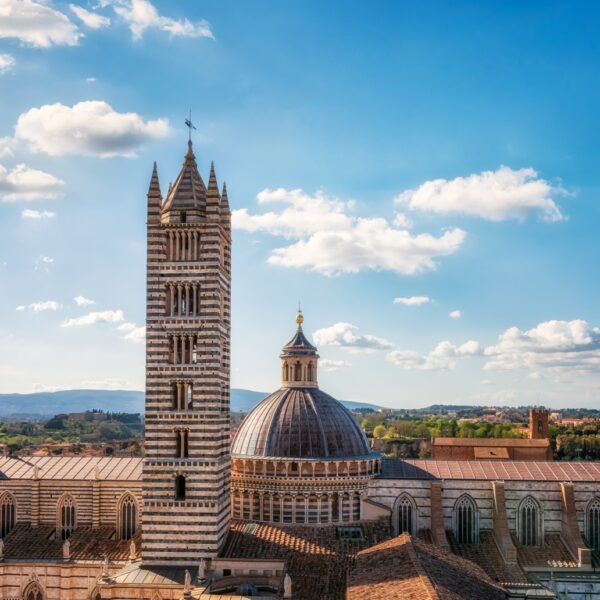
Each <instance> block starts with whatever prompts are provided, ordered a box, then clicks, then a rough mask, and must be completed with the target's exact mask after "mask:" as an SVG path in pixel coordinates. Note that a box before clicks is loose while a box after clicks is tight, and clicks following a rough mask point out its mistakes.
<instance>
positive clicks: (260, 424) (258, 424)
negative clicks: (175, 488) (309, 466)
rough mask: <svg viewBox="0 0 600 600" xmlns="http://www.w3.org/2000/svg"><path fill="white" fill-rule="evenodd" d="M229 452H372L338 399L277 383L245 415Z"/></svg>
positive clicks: (294, 455)
mask: <svg viewBox="0 0 600 600" xmlns="http://www.w3.org/2000/svg"><path fill="white" fill-rule="evenodd" d="M231 452H232V454H233V455H234V456H248V457H250V456H255V457H273V458H342V457H344V458H350V457H358V456H366V455H369V454H372V451H371V448H370V447H369V443H368V442H367V438H366V437H365V434H364V433H363V431H362V429H361V428H360V426H359V424H358V423H357V421H356V419H355V418H354V417H353V416H352V414H351V413H350V411H349V410H347V409H346V408H345V407H344V406H343V405H342V404H341V403H340V402H338V401H337V400H336V399H335V398H332V397H331V396H329V395H328V394H326V393H325V392H322V391H321V390H319V389H318V388H300V387H299V388H282V389H280V390H278V391H277V392H275V393H274V394H271V395H270V396H267V397H266V398H265V399H264V400H263V401H262V402H261V403H260V404H258V406H256V407H255V408H254V409H253V410H252V411H251V412H250V413H249V414H248V416H247V417H246V418H245V419H244V422H243V423H242V425H241V426H240V428H239V430H238V432H237V435H236V436H235V439H234V441H233V445H232V451H231Z"/></svg>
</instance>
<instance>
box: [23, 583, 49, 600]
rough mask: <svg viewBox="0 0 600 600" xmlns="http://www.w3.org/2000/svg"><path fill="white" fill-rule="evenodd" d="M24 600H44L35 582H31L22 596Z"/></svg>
mask: <svg viewBox="0 0 600 600" xmlns="http://www.w3.org/2000/svg"><path fill="white" fill-rule="evenodd" d="M23 598H24V599H25V600H44V594H43V592H42V588H41V587H40V586H39V584H38V583H37V582H33V583H31V584H29V585H28V586H27V589H26V590H25V593H24V594H23Z"/></svg>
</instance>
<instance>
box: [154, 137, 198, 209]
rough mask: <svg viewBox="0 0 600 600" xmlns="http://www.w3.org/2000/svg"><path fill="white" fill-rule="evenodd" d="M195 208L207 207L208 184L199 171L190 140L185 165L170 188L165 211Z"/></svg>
mask: <svg viewBox="0 0 600 600" xmlns="http://www.w3.org/2000/svg"><path fill="white" fill-rule="evenodd" d="M194 208H195V209H198V210H204V209H205V208H206V186H205V185H204V181H202V177H201V176H200V173H199V172H198V165H197V164H196V156H195V155H194V151H193V150H192V142H191V141H189V142H188V151H187V153H186V155H185V159H184V161H183V166H182V167H181V171H180V172H179V175H178V176H177V179H176V180H175V183H174V184H173V185H172V186H171V187H170V188H169V192H168V194H167V198H166V200H165V203H164V207H163V211H169V210H190V209H194Z"/></svg>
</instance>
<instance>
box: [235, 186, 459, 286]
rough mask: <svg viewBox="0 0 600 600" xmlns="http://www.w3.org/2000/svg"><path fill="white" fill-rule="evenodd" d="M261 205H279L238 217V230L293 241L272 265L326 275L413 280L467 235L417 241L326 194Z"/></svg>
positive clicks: (269, 197)
mask: <svg viewBox="0 0 600 600" xmlns="http://www.w3.org/2000/svg"><path fill="white" fill-rule="evenodd" d="M257 199H258V202H259V204H267V203H275V204H277V205H278V207H277V208H278V210H272V211H268V212H265V213H262V214H250V213H249V212H248V210H247V209H245V208H243V209H239V210H235V211H233V219H232V224H233V227H234V228H236V229H241V230H244V231H249V232H257V231H262V232H266V233H269V234H271V235H274V236H278V237H283V238H285V239H287V240H291V243H289V244H288V245H286V246H284V247H281V248H276V249H274V250H273V251H272V253H271V255H270V257H269V259H268V262H269V263H271V264H274V265H279V266H284V267H296V268H306V269H309V270H311V271H316V272H319V273H322V274H324V275H334V274H337V273H358V272H360V271H363V270H390V271H395V272H397V273H402V274H405V275H412V274H415V273H420V272H422V271H426V270H431V269H434V268H435V267H436V261H435V259H436V258H437V257H440V256H447V255H449V254H453V253H454V252H456V251H457V250H458V248H459V247H460V246H461V244H462V242H463V240H464V239H465V235H466V234H465V232H464V231H462V230H460V229H450V230H447V231H445V232H444V233H443V234H442V235H440V236H439V237H435V236H433V235H430V234H426V233H424V234H419V235H412V234H411V233H410V232H408V231H407V230H406V229H403V228H401V227H398V226H396V225H394V224H391V223H390V222H389V221H387V220H386V219H383V218H359V217H356V216H353V215H351V214H349V211H351V210H352V208H353V203H352V202H344V201H341V200H339V199H337V198H329V197H327V196H325V195H324V194H323V193H322V192H317V193H316V194H314V195H312V196H311V195H309V194H307V193H305V192H304V191H302V190H300V189H296V190H286V189H283V188H279V189H276V190H270V189H265V190H263V191H262V192H260V193H259V194H258V196H257Z"/></svg>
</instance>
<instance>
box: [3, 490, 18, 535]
mask: <svg viewBox="0 0 600 600" xmlns="http://www.w3.org/2000/svg"><path fill="white" fill-rule="evenodd" d="M16 520H17V518H16V502H15V498H14V496H13V495H12V494H9V493H8V492H5V493H4V494H3V495H2V496H0V538H4V537H6V536H7V535H8V534H9V533H10V531H11V529H12V528H13V527H14V526H15V522H16Z"/></svg>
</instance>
